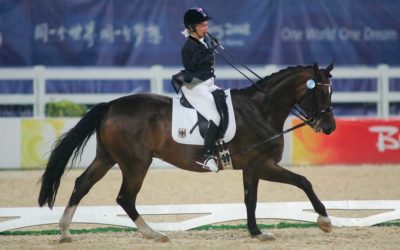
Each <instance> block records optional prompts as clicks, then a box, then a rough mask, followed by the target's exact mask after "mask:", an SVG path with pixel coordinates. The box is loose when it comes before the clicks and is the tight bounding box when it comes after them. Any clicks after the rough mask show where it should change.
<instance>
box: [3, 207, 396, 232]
mask: <svg viewBox="0 0 400 250" xmlns="http://www.w3.org/2000/svg"><path fill="white" fill-rule="evenodd" d="M323 203H324V205H325V207H326V209H327V210H328V212H329V210H346V211H351V210H379V213H378V214H374V215H371V216H367V217H364V218H340V217H334V216H331V220H332V224H333V226H336V227H366V226H372V225H376V224H379V223H383V222H388V221H393V220H399V219H400V200H365V201H324V202H323ZM137 209H138V211H139V213H141V214H142V215H188V214H192V215H198V217H196V218H191V219H187V220H183V221H180V222H160V223H149V225H150V226H152V227H153V228H154V229H155V230H159V231H183V230H189V229H193V228H196V227H200V226H204V225H210V224H214V223H221V222H228V221H235V220H245V219H246V208H245V205H244V204H242V203H232V204H191V205H146V206H138V207H137ZM309 210H313V208H312V205H311V203H310V202H271V203H259V204H257V212H256V217H257V219H282V220H295V221H307V222H316V220H317V216H318V215H317V214H316V213H315V212H311V211H309ZM382 210H384V211H382ZM63 211H64V208H63V207H55V208H53V210H50V209H49V208H36V207H20V208H0V220H4V219H8V220H6V221H2V222H0V232H3V231H7V230H12V229H17V228H23V227H30V226H37V225H45V224H54V223H58V222H59V220H60V218H61V215H62V213H63ZM72 222H73V223H85V224H92V223H93V224H107V225H116V226H124V227H135V226H134V224H133V223H132V221H131V220H130V219H129V218H128V217H126V213H125V212H124V211H123V209H122V208H121V207H119V206H81V207H78V208H77V210H76V213H75V215H74V217H73V220H72Z"/></svg>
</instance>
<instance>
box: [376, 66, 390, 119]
mask: <svg viewBox="0 0 400 250" xmlns="http://www.w3.org/2000/svg"><path fill="white" fill-rule="evenodd" d="M388 70H389V66H388V65H386V64H381V65H379V66H378V71H379V78H378V91H379V102H378V115H379V117H380V118H387V117H389V106H390V101H389V98H388V96H389V78H390V77H389V75H388Z"/></svg>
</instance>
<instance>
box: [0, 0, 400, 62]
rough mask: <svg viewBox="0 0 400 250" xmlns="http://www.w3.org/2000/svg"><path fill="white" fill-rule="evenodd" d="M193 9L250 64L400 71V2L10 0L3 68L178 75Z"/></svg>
mask: <svg viewBox="0 0 400 250" xmlns="http://www.w3.org/2000/svg"><path fill="white" fill-rule="evenodd" d="M194 6H202V7H204V8H205V9H206V10H207V11H208V13H209V14H210V15H211V16H212V17H213V19H212V20H211V21H210V32H211V33H212V34H214V35H215V36H216V37H217V38H218V39H219V41H220V42H221V43H222V44H223V45H224V46H225V47H226V48H227V49H229V50H230V51H231V52H233V53H234V54H235V55H236V56H237V57H238V58H239V59H240V60H241V61H243V62H245V63H246V64H261V65H265V64H278V65H296V64H311V63H313V62H314V61H317V62H319V63H320V64H325V65H326V64H328V63H330V62H331V61H332V60H333V59H335V60H336V63H337V64H339V65H356V64H357V65H359V64H362V65H377V64H382V63H384V64H389V65H400V56H399V55H400V15H399V13H400V2H399V1H397V0H382V1H376V0H365V1H362V3H361V2H360V1H357V0H343V1H324V0H310V1H292V0H281V1H275V0H251V1H241V0H232V1H229V2H227V1H223V0H215V1H198V0H169V1H159V0H148V1H143V0H118V1H117V0H98V1H88V0H75V1H69V0H57V1H48V0H35V1H30V0H6V1H0V66H31V65H38V64H42V65H47V66H70V65H73V66H85V65H90V66H97V65H101V66H123V65H133V66H148V65H153V64H162V65H179V64H181V59H180V48H181V46H182V45H183V43H184V42H185V38H184V37H183V36H182V35H181V34H180V33H181V31H182V29H183V24H182V22H183V14H184V12H185V11H186V10H187V9H188V8H190V7H194ZM217 63H218V64H223V63H224V62H223V61H222V60H218V62H217Z"/></svg>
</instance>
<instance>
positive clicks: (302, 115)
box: [207, 32, 311, 124]
mask: <svg viewBox="0 0 400 250" xmlns="http://www.w3.org/2000/svg"><path fill="white" fill-rule="evenodd" d="M207 35H208V36H209V37H210V38H211V40H212V41H213V42H214V43H215V44H216V45H217V47H216V48H220V49H221V51H223V52H224V53H225V54H227V55H228V56H229V57H230V58H232V59H233V60H235V61H236V63H238V64H239V65H241V66H242V67H244V68H245V69H247V70H248V71H249V72H250V73H252V74H253V75H254V76H256V77H257V78H258V79H259V80H263V78H262V77H261V76H259V75H258V74H257V73H255V72H254V71H253V70H251V69H250V68H249V67H248V66H246V65H245V64H243V63H242V62H240V61H239V60H238V59H237V58H236V57H235V56H233V55H232V54H231V53H229V52H228V51H227V50H226V49H225V48H224V47H223V46H222V45H221V44H220V43H219V42H218V40H217V39H216V38H215V37H213V36H212V35H211V34H210V33H208V32H207ZM216 48H215V49H214V51H215V52H216V54H217V55H218V56H219V57H220V58H221V59H222V60H224V61H225V62H226V63H228V64H229V65H230V66H231V67H232V68H234V69H235V70H236V71H238V72H239V73H240V74H241V75H243V76H244V77H246V78H247V80H249V81H250V82H251V83H252V86H253V87H254V88H256V89H257V90H258V91H259V92H261V93H263V94H265V95H266V96H268V97H269V98H270V99H271V100H272V101H273V102H275V103H276V104H277V105H278V106H280V107H281V108H282V109H284V110H285V111H289V112H290V113H291V114H293V115H294V116H296V117H297V118H299V119H300V120H302V121H303V123H305V124H310V122H311V121H309V120H310V116H307V115H306V114H305V113H304V112H303V111H301V110H300V109H299V108H298V107H297V106H294V107H293V108H294V109H295V110H296V111H297V113H296V112H293V111H292V110H291V109H290V110H289V109H288V108H287V107H285V106H283V105H282V104H281V103H279V102H278V101H276V100H275V98H274V97H273V96H272V95H271V94H270V93H267V92H266V91H265V90H263V89H262V88H260V87H259V86H258V85H257V82H254V81H253V80H252V79H251V78H250V77H249V76H247V75H246V74H245V73H243V72H242V71H241V70H239V69H238V68H237V67H236V66H235V65H234V64H233V63H232V62H231V61H229V60H228V59H227V58H226V57H225V56H224V55H223V54H222V53H220V52H219V51H218V50H216Z"/></svg>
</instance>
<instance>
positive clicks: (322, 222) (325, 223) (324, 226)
mask: <svg viewBox="0 0 400 250" xmlns="http://www.w3.org/2000/svg"><path fill="white" fill-rule="evenodd" d="M317 223H318V226H319V228H320V229H321V230H322V231H323V232H325V233H330V232H332V223H331V219H330V218H329V217H328V216H327V217H325V216H321V215H319V216H318V219H317Z"/></svg>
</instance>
